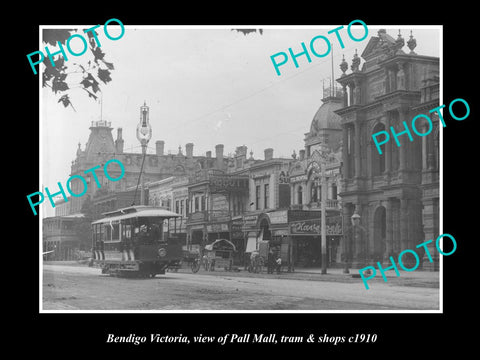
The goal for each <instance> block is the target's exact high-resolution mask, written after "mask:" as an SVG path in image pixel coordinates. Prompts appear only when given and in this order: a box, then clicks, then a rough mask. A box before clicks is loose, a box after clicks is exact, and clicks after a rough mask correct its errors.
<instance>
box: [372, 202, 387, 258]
mask: <svg viewBox="0 0 480 360" xmlns="http://www.w3.org/2000/svg"><path fill="white" fill-rule="evenodd" d="M386 238H387V210H386V209H385V207H384V206H379V207H377V209H376V210H375V213H374V215H373V260H374V261H375V262H376V261H380V262H381V261H382V260H383V256H384V254H385V250H386V243H387V241H386Z"/></svg>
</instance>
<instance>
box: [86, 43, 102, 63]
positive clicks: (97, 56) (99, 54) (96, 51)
mask: <svg viewBox="0 0 480 360" xmlns="http://www.w3.org/2000/svg"><path fill="white" fill-rule="evenodd" d="M90 50H91V51H92V53H93V56H94V57H95V59H94V61H95V63H97V64H98V60H102V59H103V57H104V56H105V53H104V52H103V51H102V49H100V48H99V47H97V48H95V49H90Z"/></svg>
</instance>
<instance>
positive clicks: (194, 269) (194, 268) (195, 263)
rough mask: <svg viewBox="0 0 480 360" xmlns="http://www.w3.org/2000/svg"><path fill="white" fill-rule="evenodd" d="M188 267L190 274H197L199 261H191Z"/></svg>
mask: <svg viewBox="0 0 480 360" xmlns="http://www.w3.org/2000/svg"><path fill="white" fill-rule="evenodd" d="M190 267H191V269H192V273H194V274H195V273H197V272H198V270H200V260H198V259H197V260H194V261H192V263H191V264H190Z"/></svg>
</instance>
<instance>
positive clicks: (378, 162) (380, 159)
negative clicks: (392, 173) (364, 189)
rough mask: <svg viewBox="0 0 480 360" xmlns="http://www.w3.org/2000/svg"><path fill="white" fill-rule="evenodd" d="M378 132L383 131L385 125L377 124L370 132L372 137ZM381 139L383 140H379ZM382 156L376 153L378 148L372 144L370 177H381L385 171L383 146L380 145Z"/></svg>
mask: <svg viewBox="0 0 480 360" xmlns="http://www.w3.org/2000/svg"><path fill="white" fill-rule="evenodd" d="M379 131H385V125H384V124H382V123H378V124H377V125H375V127H374V128H373V131H372V135H373V134H375V133H378V132H379ZM380 139H383V138H380ZM380 150H381V151H382V154H381V155H380V153H379V151H378V146H377V145H376V144H375V143H374V142H373V144H372V175H374V176H375V175H381V174H383V172H384V171H385V156H386V154H385V144H382V145H380Z"/></svg>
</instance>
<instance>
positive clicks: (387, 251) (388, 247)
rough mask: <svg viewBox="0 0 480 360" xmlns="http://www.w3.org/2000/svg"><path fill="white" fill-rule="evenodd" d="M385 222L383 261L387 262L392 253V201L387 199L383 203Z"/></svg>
mask: <svg viewBox="0 0 480 360" xmlns="http://www.w3.org/2000/svg"><path fill="white" fill-rule="evenodd" d="M385 211H386V222H387V238H386V249H385V254H384V260H387V259H388V258H389V257H390V255H391V254H392V252H393V207H392V200H391V199H390V198H388V199H387V202H386V203H385Z"/></svg>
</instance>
